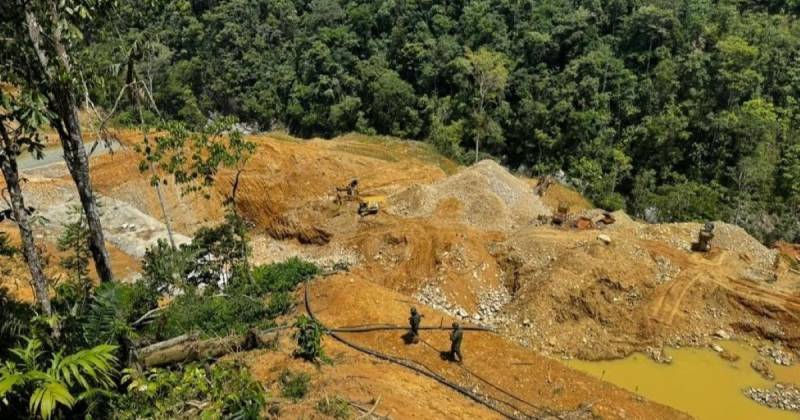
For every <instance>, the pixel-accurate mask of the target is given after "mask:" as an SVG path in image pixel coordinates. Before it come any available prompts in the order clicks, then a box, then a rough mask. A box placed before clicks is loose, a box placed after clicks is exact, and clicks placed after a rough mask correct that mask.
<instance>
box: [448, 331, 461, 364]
mask: <svg viewBox="0 0 800 420" xmlns="http://www.w3.org/2000/svg"><path fill="white" fill-rule="evenodd" d="M462 338H464V332H463V331H461V325H459V324H458V322H454V323H453V332H451V333H450V357H451V358H452V359H453V361H456V362H458V363H461V362H462V361H463V360H464V356H462V355H461V339H462Z"/></svg>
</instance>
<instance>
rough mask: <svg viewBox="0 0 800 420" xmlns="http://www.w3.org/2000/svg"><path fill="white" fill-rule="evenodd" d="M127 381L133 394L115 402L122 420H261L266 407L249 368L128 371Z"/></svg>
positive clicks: (219, 365) (232, 365) (193, 366)
mask: <svg viewBox="0 0 800 420" xmlns="http://www.w3.org/2000/svg"><path fill="white" fill-rule="evenodd" d="M123 382H124V383H127V389H128V392H127V393H126V394H124V395H122V396H120V397H119V398H117V400H116V401H114V403H113V405H114V409H115V412H114V416H115V418H119V419H141V418H158V419H167V418H183V417H192V418H200V419H219V418H226V419H243V420H244V419H258V418H260V417H259V414H260V412H261V410H262V408H263V407H264V405H265V404H266V398H265V395H264V390H263V388H262V387H261V385H260V384H259V383H258V382H257V381H255V380H253V379H252V378H251V377H250V373H249V371H248V369H247V368H246V367H244V366H240V365H238V364H236V363H230V362H221V363H216V364H214V365H212V366H202V365H200V364H197V363H192V364H189V365H186V366H183V367H181V368H179V369H176V370H168V369H150V370H148V371H146V372H142V373H140V372H137V371H136V370H134V369H126V370H125V376H124V378H123Z"/></svg>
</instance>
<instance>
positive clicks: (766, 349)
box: [758, 345, 794, 366]
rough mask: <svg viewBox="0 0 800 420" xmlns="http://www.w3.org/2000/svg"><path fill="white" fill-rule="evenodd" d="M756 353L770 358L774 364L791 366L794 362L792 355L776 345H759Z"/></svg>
mask: <svg viewBox="0 0 800 420" xmlns="http://www.w3.org/2000/svg"><path fill="white" fill-rule="evenodd" d="M758 354H760V355H761V356H764V357H766V358H767V359H769V360H772V361H773V362H775V364H776V365H781V366H791V365H792V364H793V363H794V356H793V355H792V354H791V353H789V352H786V351H784V350H783V349H781V348H780V347H778V346H769V345H767V346H761V347H759V348H758Z"/></svg>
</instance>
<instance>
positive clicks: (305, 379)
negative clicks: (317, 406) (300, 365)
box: [280, 370, 311, 401]
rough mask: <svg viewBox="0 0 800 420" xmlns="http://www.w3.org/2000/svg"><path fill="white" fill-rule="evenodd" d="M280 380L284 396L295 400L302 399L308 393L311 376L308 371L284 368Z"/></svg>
mask: <svg viewBox="0 0 800 420" xmlns="http://www.w3.org/2000/svg"><path fill="white" fill-rule="evenodd" d="M280 382H281V391H282V392H283V396H284V397H286V398H290V399H292V400H293V401H300V400H302V399H303V397H305V396H306V394H307V393H308V384H309V382H311V377H310V376H308V374H307V373H303V372H291V371H289V370H284V371H283V372H282V373H281V377H280Z"/></svg>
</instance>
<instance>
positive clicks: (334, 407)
mask: <svg viewBox="0 0 800 420" xmlns="http://www.w3.org/2000/svg"><path fill="white" fill-rule="evenodd" d="M317 411H319V412H320V413H322V414H324V415H326V416H329V417H333V418H335V419H337V420H345V419H349V418H350V416H351V415H352V411H351V410H350V403H349V402H347V400H346V399H344V398H342V397H340V396H338V395H337V396H335V397H333V398H328V397H325V398H323V399H321V400H319V401H317Z"/></svg>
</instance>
